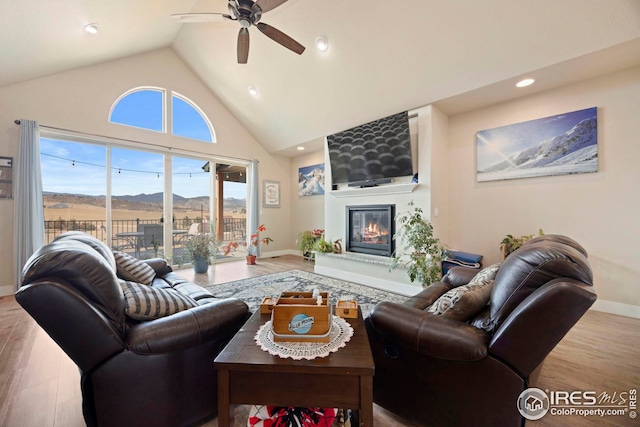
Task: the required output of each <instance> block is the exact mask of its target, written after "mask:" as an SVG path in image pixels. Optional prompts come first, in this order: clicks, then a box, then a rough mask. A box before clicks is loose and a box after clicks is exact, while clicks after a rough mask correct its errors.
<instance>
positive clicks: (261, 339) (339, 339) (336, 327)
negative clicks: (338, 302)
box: [254, 316, 353, 360]
mask: <svg viewBox="0 0 640 427" xmlns="http://www.w3.org/2000/svg"><path fill="white" fill-rule="evenodd" d="M352 336H353V328H352V327H351V325H350V324H349V323H348V322H347V321H346V320H344V319H343V318H341V317H338V316H333V326H332V327H331V333H330V334H329V342H298V341H296V342H276V341H274V340H273V332H272V330H271V320H269V321H267V323H265V324H264V325H262V326H260V329H258V332H257V333H256V336H255V337H254V339H255V341H256V343H257V344H258V346H260V348H261V349H262V350H264V351H266V352H268V353H269V354H272V355H274V356H279V357H282V358H283V359H287V358H290V359H294V360H302V359H307V360H311V359H315V358H317V357H326V356H328V355H329V354H331V353H333V352H336V351H338V349H340V348H342V347H344V346H345V345H347V342H349V340H350V339H351V337H352Z"/></svg>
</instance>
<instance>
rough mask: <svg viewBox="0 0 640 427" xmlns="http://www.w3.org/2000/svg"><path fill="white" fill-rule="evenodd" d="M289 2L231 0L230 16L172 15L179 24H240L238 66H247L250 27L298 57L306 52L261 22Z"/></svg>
mask: <svg viewBox="0 0 640 427" xmlns="http://www.w3.org/2000/svg"><path fill="white" fill-rule="evenodd" d="M285 2H287V0H257V1H252V0H229V2H228V4H227V6H228V7H229V15H227V14H224V13H177V14H173V15H171V17H172V18H174V19H175V20H176V21H178V22H214V21H220V20H229V21H237V22H238V23H240V27H241V28H240V32H239V33H238V64H246V63H247V59H248V58H249V27H251V26H252V25H255V26H256V27H258V29H259V30H260V31H261V32H262V33H263V34H264V35H266V36H267V37H269V38H270V39H272V40H274V41H276V42H278V43H280V44H281V45H282V46H284V47H286V48H287V49H289V50H292V51H294V52H295V53H297V54H298V55H301V54H302V52H304V46H302V45H301V44H300V43H298V42H297V41H295V40H294V39H292V38H291V37H289V36H288V35H286V34H285V33H283V32H282V31H280V30H278V29H276V28H274V27H272V26H271V25H269V24H265V23H264V22H260V18H262V14H263V13H266V12H269V11H270V10H272V9H275V8H276V7H278V6H280V5H281V4H283V3H285Z"/></svg>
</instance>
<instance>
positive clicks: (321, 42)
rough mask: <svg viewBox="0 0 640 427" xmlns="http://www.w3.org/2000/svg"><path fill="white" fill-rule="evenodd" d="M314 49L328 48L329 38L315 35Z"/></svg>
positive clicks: (323, 49)
mask: <svg viewBox="0 0 640 427" xmlns="http://www.w3.org/2000/svg"><path fill="white" fill-rule="evenodd" d="M316 49H318V50H319V51H320V52H326V51H327V50H328V49H329V40H327V38H326V37H325V36H318V37H316Z"/></svg>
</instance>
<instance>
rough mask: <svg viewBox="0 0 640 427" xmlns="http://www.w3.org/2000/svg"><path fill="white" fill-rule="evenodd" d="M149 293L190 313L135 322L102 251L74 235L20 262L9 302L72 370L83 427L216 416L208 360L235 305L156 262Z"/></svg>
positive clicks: (241, 315)
mask: <svg viewBox="0 0 640 427" xmlns="http://www.w3.org/2000/svg"><path fill="white" fill-rule="evenodd" d="M147 263H148V265H150V266H151V267H152V268H153V269H154V271H155V273H156V274H155V278H154V279H153V283H152V285H151V286H152V287H155V288H164V289H167V288H172V289H173V290H172V291H171V292H174V291H175V292H180V293H181V294H183V295H188V296H189V298H191V299H193V300H195V301H196V302H197V305H195V306H194V307H192V308H190V309H186V310H183V311H180V312H177V313H175V314H172V315H168V316H165V317H160V318H158V319H154V320H148V321H136V320H133V319H131V318H129V317H128V316H126V315H125V298H124V295H123V290H122V288H121V285H120V283H119V282H118V278H117V276H116V264H115V259H114V255H113V253H112V252H111V250H110V249H109V248H108V247H107V246H106V245H105V244H104V243H102V242H101V241H99V240H97V239H94V238H93V237H91V236H89V235H86V234H84V233H78V232H72V233H67V234H65V235H62V236H61V237H59V238H57V239H56V240H54V241H53V242H52V243H51V244H49V245H46V246H44V247H42V248H41V249H40V250H38V251H37V252H36V253H35V254H34V255H33V256H32V257H31V258H30V259H29V261H28V262H27V264H26V265H25V267H24V270H23V273H22V276H23V280H22V287H21V288H20V289H19V290H18V292H17V293H16V299H17V301H18V302H19V303H20V305H22V307H24V308H25V309H26V310H27V311H28V312H29V314H30V315H31V316H32V317H33V318H34V319H35V320H36V321H37V322H38V324H39V325H40V326H42V328H44V330H45V331H46V332H47V333H48V334H49V335H50V336H51V337H52V338H53V339H54V340H55V341H56V343H57V344H58V345H59V346H60V347H61V348H62V349H63V350H64V351H65V353H67V355H69V357H70V358H71V359H72V360H73V361H74V362H75V363H76V364H77V365H78V368H79V369H80V373H81V380H80V385H81V388H82V400H83V401H82V406H83V414H84V418H85V421H86V423H87V425H88V426H91V427H93V426H101V427H102V426H118V427H121V426H154V427H158V426H183V425H191V424H193V423H195V422H198V421H200V420H203V419H206V418H209V417H212V416H213V415H215V414H216V413H217V376H216V371H215V369H214V364H213V360H214V358H215V357H216V355H217V354H218V353H219V352H220V351H221V349H222V348H223V347H224V345H225V344H226V343H227V342H228V340H229V339H230V338H231V337H232V336H233V335H234V334H235V333H236V332H237V331H238V330H239V329H240V327H241V326H242V325H243V323H244V322H245V320H246V319H247V318H248V316H249V314H250V313H249V310H248V307H247V305H246V304H245V303H244V302H243V301H240V300H238V299H235V298H226V299H219V298H215V297H214V296H213V295H212V294H211V293H210V292H208V291H207V290H206V289H204V288H201V287H199V286H197V285H195V284H193V283H190V282H187V281H186V280H184V279H183V278H181V277H180V276H179V275H177V274H176V273H174V272H172V271H171V268H170V267H169V266H168V265H167V264H166V262H164V261H163V260H161V259H154V260H149V261H148V262H147Z"/></svg>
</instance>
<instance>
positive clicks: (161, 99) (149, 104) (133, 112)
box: [109, 87, 216, 142]
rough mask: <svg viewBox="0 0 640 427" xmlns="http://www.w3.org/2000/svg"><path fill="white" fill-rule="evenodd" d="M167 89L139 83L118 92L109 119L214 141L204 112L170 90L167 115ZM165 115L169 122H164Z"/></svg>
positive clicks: (113, 121) (185, 136) (213, 135)
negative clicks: (169, 113) (139, 85)
mask: <svg viewBox="0 0 640 427" xmlns="http://www.w3.org/2000/svg"><path fill="white" fill-rule="evenodd" d="M166 93H167V91H166V90H164V89H162V88H154V87H139V88H134V89H131V90H129V91H127V92H125V93H124V94H122V95H121V96H120V97H119V98H118V99H117V100H116V102H114V104H113V106H112V107H111V112H110V113H109V121H110V122H111V123H118V124H122V125H127V126H135V127H138V128H142V129H148V130H152V131H156V132H167V130H169V131H170V132H171V134H173V135H175V136H180V137H184V138H190V139H195V140H198V141H204V142H216V137H215V131H214V129H213V126H212V125H211V122H210V121H209V119H208V118H207V116H206V114H204V112H203V111H202V109H200V107H198V106H197V105H196V104H195V103H194V102H193V101H191V100H190V99H188V98H187V97H185V96H183V95H181V94H179V93H176V92H172V93H171V116H170V117H168V114H167V101H166ZM165 117H167V118H168V120H169V123H165Z"/></svg>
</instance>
